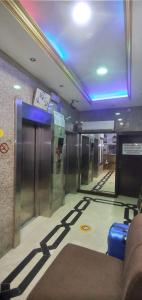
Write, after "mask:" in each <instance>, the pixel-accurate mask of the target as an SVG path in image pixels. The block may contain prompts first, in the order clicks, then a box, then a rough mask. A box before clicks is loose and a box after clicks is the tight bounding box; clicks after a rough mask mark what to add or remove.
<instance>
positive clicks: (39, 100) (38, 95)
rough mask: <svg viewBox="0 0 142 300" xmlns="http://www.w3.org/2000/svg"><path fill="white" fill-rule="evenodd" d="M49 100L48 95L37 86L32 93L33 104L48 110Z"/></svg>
mask: <svg viewBox="0 0 142 300" xmlns="http://www.w3.org/2000/svg"><path fill="white" fill-rule="evenodd" d="M49 102H50V95H49V94H47V93H45V92H44V91H42V90H40V89H39V88H37V89H36V92H35V95H34V100H33V105H35V106H37V107H39V108H42V109H44V110H48V105H49Z"/></svg>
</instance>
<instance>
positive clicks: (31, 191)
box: [20, 122, 35, 226]
mask: <svg viewBox="0 0 142 300" xmlns="http://www.w3.org/2000/svg"><path fill="white" fill-rule="evenodd" d="M21 171H22V172H21V173H22V174H21V182H22V186H21V214H20V219H21V226H22V225H23V224H24V223H25V222H27V221H28V220H30V219H31V218H33V217H34V215H35V127H34V125H33V124H30V123H27V122H23V130H22V168H21Z"/></svg>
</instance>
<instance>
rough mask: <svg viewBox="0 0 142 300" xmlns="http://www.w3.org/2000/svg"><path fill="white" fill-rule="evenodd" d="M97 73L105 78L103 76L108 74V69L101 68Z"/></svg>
mask: <svg viewBox="0 0 142 300" xmlns="http://www.w3.org/2000/svg"><path fill="white" fill-rule="evenodd" d="M96 73H97V74H98V75H99V76H103V75H105V74H107V73H108V69H107V68H106V67H100V68H98V69H97V71H96Z"/></svg>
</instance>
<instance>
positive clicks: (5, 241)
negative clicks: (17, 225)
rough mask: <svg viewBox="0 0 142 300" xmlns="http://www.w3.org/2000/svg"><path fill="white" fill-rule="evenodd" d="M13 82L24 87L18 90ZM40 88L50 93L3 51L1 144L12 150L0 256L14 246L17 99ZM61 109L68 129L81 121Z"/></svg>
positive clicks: (2, 200) (1, 182) (0, 216)
mask: <svg viewBox="0 0 142 300" xmlns="http://www.w3.org/2000/svg"><path fill="white" fill-rule="evenodd" d="M14 84H18V85H20V86H21V90H15V89H14V88H13V85H14ZM37 87H39V88H41V89H43V90H45V91H47V92H48V88H47V87H46V86H43V85H42V83H41V82H39V80H37V79H36V78H34V77H33V76H32V75H30V74H29V73H28V72H26V71H25V70H24V69H22V68H21V67H20V66H19V65H17V64H16V63H15V62H14V61H12V60H11V59H10V58H9V57H7V56H6V55H5V54H4V53H2V52H0V129H3V130H4V136H3V137H1V138H0V144H1V143H7V144H8V147H9V151H8V152H7V153H5V154H2V153H0V256H2V255H3V254H4V253H6V252H7V251H8V250H9V249H11V248H12V246H13V232H14V138H15V132H14V107H15V99H16V98H17V97H20V98H21V99H22V100H23V101H24V102H26V103H29V104H32V99H33V93H34V92H35V90H36V88H37ZM61 112H63V113H64V115H65V117H68V116H71V118H69V119H67V126H68V128H72V123H73V122H75V120H78V114H77V111H74V110H73V109H71V108H70V107H69V105H68V104H67V103H65V102H64V101H62V102H61Z"/></svg>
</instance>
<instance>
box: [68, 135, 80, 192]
mask: <svg viewBox="0 0 142 300" xmlns="http://www.w3.org/2000/svg"><path fill="white" fill-rule="evenodd" d="M65 174H66V176H65V192H66V194H68V193H76V192H77V188H78V135H77V133H74V132H66V150H65Z"/></svg>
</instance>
